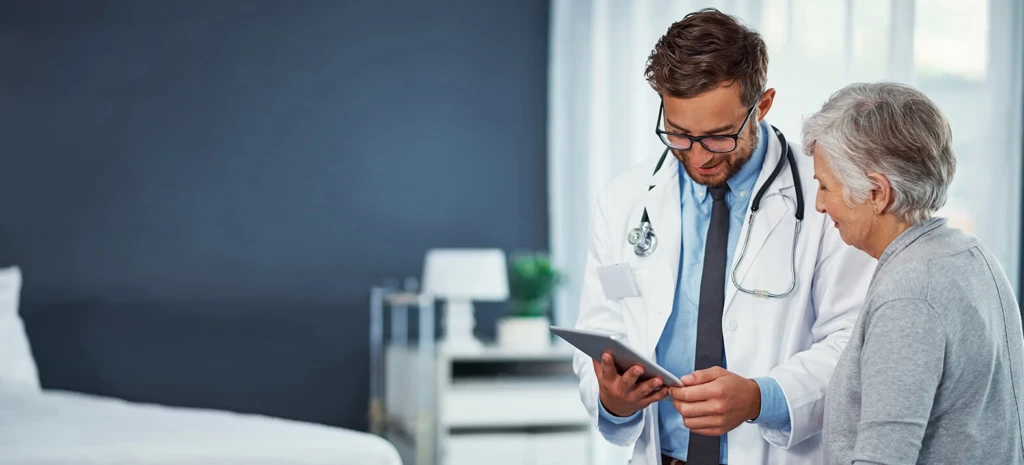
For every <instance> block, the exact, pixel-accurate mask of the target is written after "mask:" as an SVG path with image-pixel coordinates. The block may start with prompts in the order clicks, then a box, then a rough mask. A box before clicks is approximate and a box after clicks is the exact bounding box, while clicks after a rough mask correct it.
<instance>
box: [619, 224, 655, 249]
mask: <svg viewBox="0 0 1024 465" xmlns="http://www.w3.org/2000/svg"><path fill="white" fill-rule="evenodd" d="M626 240H627V241H628V242H629V243H630V244H631V245H633V251H634V252H636V254H637V255H639V256H641V257H647V256H650V255H651V254H652V253H654V249H657V248H658V236H656V235H655V234H654V228H652V227H651V223H650V222H648V221H644V222H642V223H640V227H639V228H633V229H630V230H629V234H627V235H626Z"/></svg>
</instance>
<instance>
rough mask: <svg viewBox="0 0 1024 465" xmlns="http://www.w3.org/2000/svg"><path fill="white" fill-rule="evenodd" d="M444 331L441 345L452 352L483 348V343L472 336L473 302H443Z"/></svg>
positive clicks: (473, 321) (473, 322)
mask: <svg viewBox="0 0 1024 465" xmlns="http://www.w3.org/2000/svg"><path fill="white" fill-rule="evenodd" d="M444 326H445V333H444V338H443V339H442V340H441V345H442V346H444V348H445V350H449V351H454V352H476V351H480V350H483V348H484V345H483V343H482V342H480V340H479V339H477V338H476V337H475V336H473V328H474V327H475V326H476V319H475V318H474V317H473V304H472V302H470V301H468V300H449V301H447V302H446V304H445V314H444Z"/></svg>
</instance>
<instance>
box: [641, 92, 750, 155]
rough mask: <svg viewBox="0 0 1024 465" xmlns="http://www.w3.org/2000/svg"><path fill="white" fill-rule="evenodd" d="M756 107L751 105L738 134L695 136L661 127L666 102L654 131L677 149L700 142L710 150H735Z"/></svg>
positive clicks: (661, 107)
mask: <svg viewBox="0 0 1024 465" xmlns="http://www.w3.org/2000/svg"><path fill="white" fill-rule="evenodd" d="M756 107H757V105H754V106H752V107H750V111H749V112H748V113H747V117H746V118H744V119H743V125H742V126H740V130H739V131H736V134H728V135H714V136H699V137H693V136H688V135H686V134H679V133H676V132H668V131H665V130H663V129H661V128H662V122H663V120H662V116H663V115H664V114H665V104H664V103H662V104H661V106H659V107H658V121H657V122H656V123H655V126H654V133H655V134H657V135H658V138H659V139H661V142H662V143H663V144H665V145H667V146H668V147H669V148H672V149H676V150H690V147H693V143H694V142H699V143H700V145H703V146H704V149H705V150H707V151H708V152H712V153H728V152H732V151H733V150H736V144H737V142H738V141H739V139H740V134H743V129H744V128H746V127H747V122H748V121H750V115H753V114H754V108H756Z"/></svg>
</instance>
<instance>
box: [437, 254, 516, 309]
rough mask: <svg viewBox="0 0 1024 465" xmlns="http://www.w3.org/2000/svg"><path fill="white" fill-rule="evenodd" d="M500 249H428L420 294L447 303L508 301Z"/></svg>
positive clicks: (506, 273) (505, 276)
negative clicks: (458, 301) (425, 294)
mask: <svg viewBox="0 0 1024 465" xmlns="http://www.w3.org/2000/svg"><path fill="white" fill-rule="evenodd" d="M506 266H507V265H506V263H505V252H503V251H502V250H501V249H431V250H428V251H427V256H426V260H425V261H424V264H423V291H424V292H426V293H428V294H431V295H433V296H436V297H439V298H442V299H448V300H474V301H492V302H493V301H503V300H505V299H508V268H506Z"/></svg>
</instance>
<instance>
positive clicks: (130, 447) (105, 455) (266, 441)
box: [0, 383, 402, 465]
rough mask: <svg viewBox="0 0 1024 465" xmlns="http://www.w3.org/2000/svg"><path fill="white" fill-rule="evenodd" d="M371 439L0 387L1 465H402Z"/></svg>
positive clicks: (265, 420) (257, 419)
mask: <svg viewBox="0 0 1024 465" xmlns="http://www.w3.org/2000/svg"><path fill="white" fill-rule="evenodd" d="M401 463H402V462H401V459H400V458H399V455H398V452H397V451H396V450H395V448H394V447H393V446H392V445H391V444H390V443H388V442H387V441H385V440H384V439H381V438H379V437H377V436H373V435H370V434H366V433H360V432H356V431H350V430H346V429H341V428H332V427H327V426H322V425H316V424H309V423H301V422H295V421H288V420H282V419H277V418H270V417H264V416H257V415H242V414H237V413H230V412H224V411H214V410H201V409H186V408H176V407H167V406H160V405H152V404H139V403H130V402H125V401H122V400H118V399H111V398H105V397H97V396H90V395H85V394H78V393H72V392H63V391H43V392H42V393H40V392H39V391H35V392H33V391H32V390H29V389H25V388H21V387H17V386H13V385H10V384H4V383H0V464H4V465H7V464H17V465H235V464H239V465H242V464H245V465H286V464H287V465H349V464H352V465H356V464H358V465H401Z"/></svg>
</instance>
